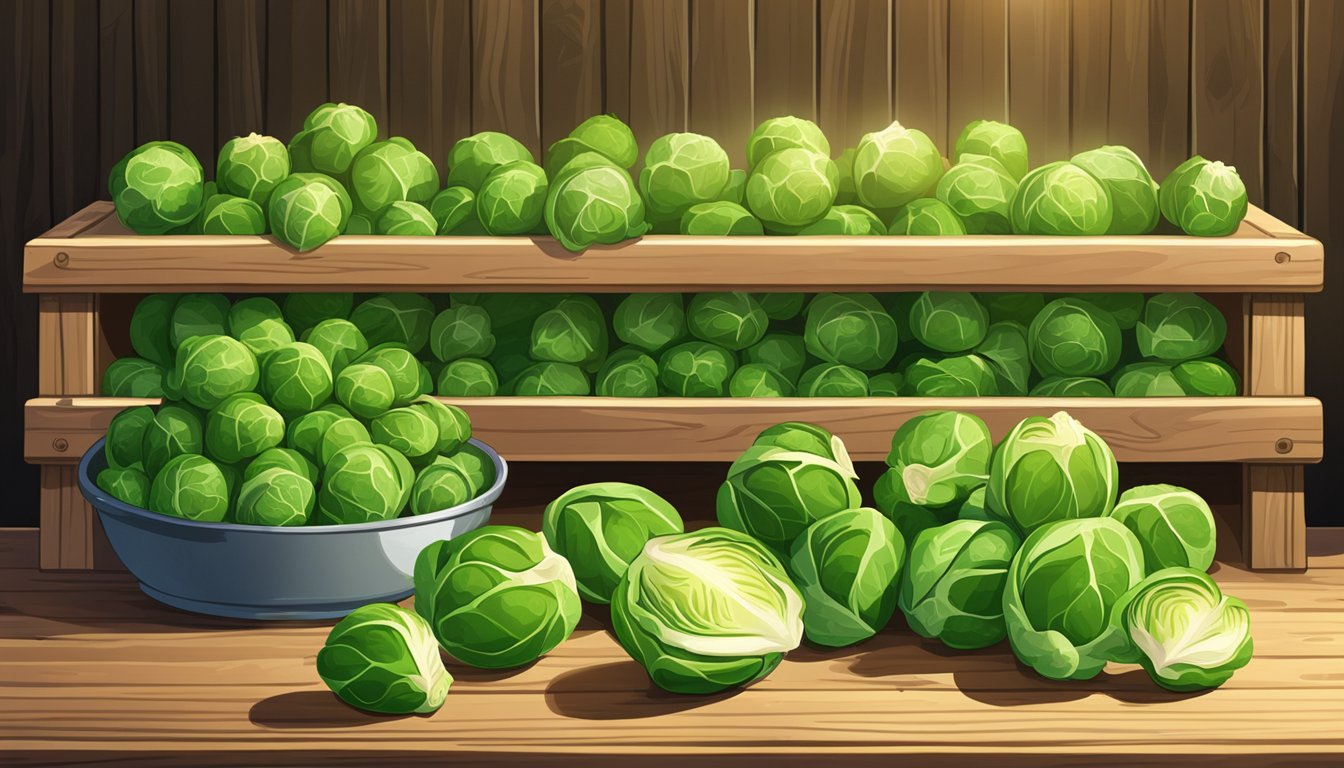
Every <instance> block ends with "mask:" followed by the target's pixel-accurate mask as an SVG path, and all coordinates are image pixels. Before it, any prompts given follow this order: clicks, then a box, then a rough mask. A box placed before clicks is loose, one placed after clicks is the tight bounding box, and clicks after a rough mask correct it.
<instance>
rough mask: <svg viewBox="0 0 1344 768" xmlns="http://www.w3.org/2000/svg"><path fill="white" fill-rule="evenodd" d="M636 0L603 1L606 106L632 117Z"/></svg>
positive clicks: (624, 116)
mask: <svg viewBox="0 0 1344 768" xmlns="http://www.w3.org/2000/svg"><path fill="white" fill-rule="evenodd" d="M631 2H632V0H604V1H603V3H602V108H603V110H604V111H605V112H607V113H608V114H613V115H616V116H617V117H619V118H621V119H622V120H625V121H626V122H629V121H630V23H631V8H630V6H631Z"/></svg>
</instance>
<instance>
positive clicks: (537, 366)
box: [513, 362, 592, 397]
mask: <svg viewBox="0 0 1344 768" xmlns="http://www.w3.org/2000/svg"><path fill="white" fill-rule="evenodd" d="M591 393H592V384H591V383H590V382H589V380H588V374H587V373H586V372H585V371H584V370H583V369H582V368H580V367H579V366H577V365H572V364H570V363H549V362H548V363H534V364H532V365H529V366H528V367H527V368H526V369H524V370H523V372H522V373H519V374H518V378H517V379H515V380H514V382H513V394H515V395H517V396H518V397H565V396H569V397H583V396H586V395H588V394H591Z"/></svg>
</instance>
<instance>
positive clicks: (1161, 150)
mask: <svg viewBox="0 0 1344 768" xmlns="http://www.w3.org/2000/svg"><path fill="white" fill-rule="evenodd" d="M1108 114H1109V116H1110V126H1109V140H1110V141H1111V142H1112V143H1116V144H1123V145H1125V146H1128V147H1129V148H1130V149H1133V150H1134V151H1135V152H1136V153H1138V155H1139V156H1140V157H1142V158H1143V159H1144V162H1145V164H1147V166H1148V170H1149V171H1151V172H1152V174H1153V176H1154V178H1156V179H1158V180H1159V181H1160V180H1161V179H1162V177H1163V176H1165V175H1166V174H1167V173H1169V172H1170V171H1171V169H1173V168H1175V167H1176V166H1177V165H1179V164H1180V163H1181V161H1183V160H1185V159H1186V157H1188V156H1189V154H1190V152H1189V125H1190V119H1189V115H1190V2H1189V0H1124V1H1123V2H1116V3H1113V4H1112V6H1111V78H1110V109H1109V110H1108Z"/></svg>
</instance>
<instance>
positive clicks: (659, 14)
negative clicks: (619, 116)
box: [630, 0, 691, 154]
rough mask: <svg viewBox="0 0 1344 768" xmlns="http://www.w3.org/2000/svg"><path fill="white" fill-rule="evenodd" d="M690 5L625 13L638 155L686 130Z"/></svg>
mask: <svg viewBox="0 0 1344 768" xmlns="http://www.w3.org/2000/svg"><path fill="white" fill-rule="evenodd" d="M690 48H691V46H690V0H641V2H636V3H635V4H634V5H633V7H632V8H631V13H630V127H631V129H633V130H634V132H635V139H636V140H637V141H638V142H639V148H640V152H641V154H642V153H643V151H644V150H646V149H648V148H649V144H650V143H651V142H652V141H653V140H654V139H656V138H658V137H659V136H662V135H663V134H665V133H673V132H675V131H684V130H686V118H687V114H688V112H689V111H690V105H689V90H690V84H689V80H690V71H689V65H690Z"/></svg>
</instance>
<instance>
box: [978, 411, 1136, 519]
mask: <svg viewBox="0 0 1344 768" xmlns="http://www.w3.org/2000/svg"><path fill="white" fill-rule="evenodd" d="M1118 475H1119V467H1118V466H1117V465H1116V463H1115V454H1113V453H1111V448H1110V446H1108V445H1106V441H1105V440H1102V439H1101V438H1100V437H1098V436H1097V434H1096V433H1095V432H1093V431H1092V430H1090V429H1088V428H1087V427H1084V426H1083V425H1082V424H1080V423H1078V422H1077V421H1076V420H1074V419H1073V418H1072V417H1071V416H1069V414H1067V413H1065V412H1064V411H1060V412H1059V413H1056V414H1055V415H1054V416H1051V417H1049V418H1046V417H1044V416H1029V417H1027V418H1026V419H1023V420H1022V421H1021V422H1020V423H1018V425H1017V426H1016V427H1013V430H1012V431H1011V432H1009V433H1008V436H1007V437H1005V438H1004V439H1003V442H1001V443H999V447H998V448H997V449H996V450H995V451H994V460H993V462H992V463H991V464H990V469H989V490H988V492H987V493H986V497H985V501H986V503H987V504H988V505H989V509H990V511H991V512H992V513H993V514H994V516H995V517H996V518H998V519H1000V520H1005V521H1008V522H1010V523H1012V524H1013V525H1016V526H1017V528H1018V530H1021V531H1023V532H1025V533H1031V532H1032V531H1034V530H1036V529H1037V528H1040V527H1041V526H1044V525H1047V524H1049V523H1054V522H1059V521H1061V520H1071V519H1075V518H1088V517H1101V516H1102V515H1106V514H1108V513H1110V511H1111V508H1112V507H1113V506H1114V505H1115V491H1116V483H1117V476H1118Z"/></svg>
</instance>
